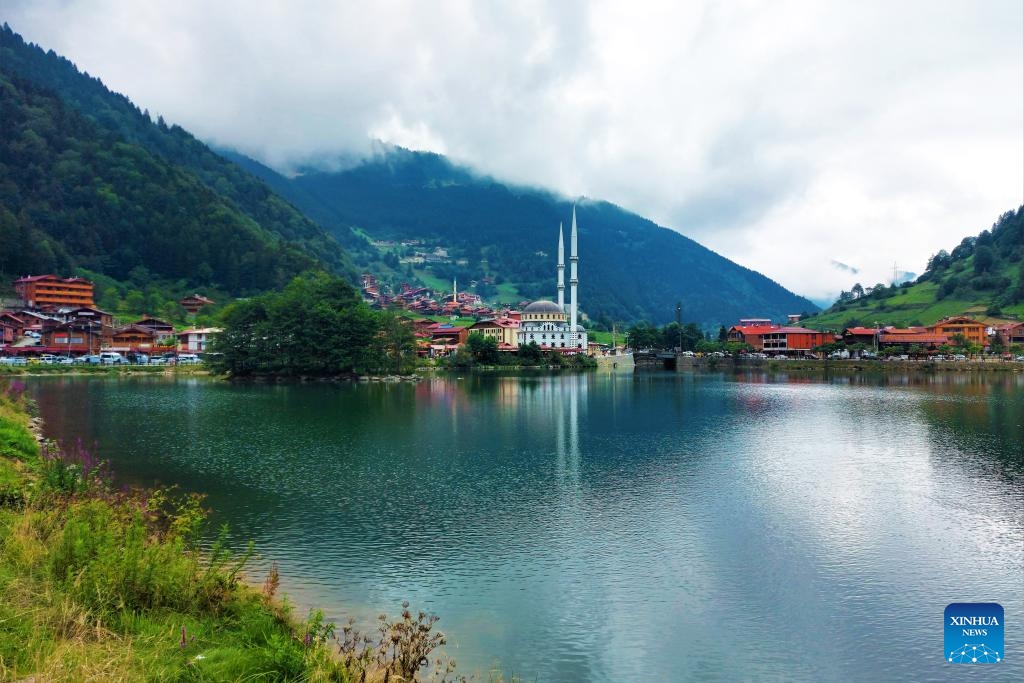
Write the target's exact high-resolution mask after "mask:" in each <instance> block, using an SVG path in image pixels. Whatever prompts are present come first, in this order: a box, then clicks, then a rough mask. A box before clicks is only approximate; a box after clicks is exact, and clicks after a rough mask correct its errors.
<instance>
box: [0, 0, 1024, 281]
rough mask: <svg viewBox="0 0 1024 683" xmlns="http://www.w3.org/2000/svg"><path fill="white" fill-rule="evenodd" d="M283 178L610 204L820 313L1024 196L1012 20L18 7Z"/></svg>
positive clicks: (26, 25)
mask: <svg viewBox="0 0 1024 683" xmlns="http://www.w3.org/2000/svg"><path fill="white" fill-rule="evenodd" d="M0 17H2V19H3V20H6V21H7V22H8V23H10V24H11V26H12V28H13V29H14V30H15V31H18V32H19V33H21V34H22V35H23V36H25V38H26V39H27V40H30V41H32V42H36V43H39V44H41V45H42V46H43V47H44V48H48V49H53V50H55V51H57V52H58V53H60V54H63V55H65V56H67V57H68V58H69V59H71V60H72V61H74V62H75V63H76V64H78V66H79V68H80V69H83V70H85V71H88V72H89V73H90V74H92V75H95V76H99V77H100V78H102V79H103V81H104V83H106V84H107V85H108V86H109V87H111V88H112V89H114V90H117V91H120V92H123V93H125V94H126V95H128V96H129V97H130V98H131V99H132V100H133V101H134V102H135V103H136V104H137V105H139V106H140V107H142V108H148V109H149V111H150V112H151V113H152V114H154V115H156V114H158V113H159V114H162V115H163V116H164V117H165V118H166V119H167V120H168V121H169V122H172V123H178V124H180V125H182V126H184V127H185V128H187V129H188V130H190V131H192V132H193V133H195V134H196V135H198V136H199V137H201V138H203V139H205V140H207V141H210V142H215V143H218V144H222V145H229V146H233V147H236V148H238V149H239V150H241V151H242V152H245V153H247V154H250V155H252V156H254V157H256V158H258V159H261V160H263V161H265V162H267V163H269V164H270V165H273V166H276V167H278V168H282V169H283V168H287V167H289V166H291V165H294V164H297V163H301V162H303V161H305V160H308V159H309V158H313V157H316V158H330V157H331V156H333V155H337V154H348V155H350V154H353V153H355V154H360V155H361V154H366V153H368V151H369V149H370V140H372V139H374V138H379V139H382V140H385V141H388V142H392V143H396V144H399V145H403V146H406V147H410V148H413V149H423V150H432V151H437V152H442V153H445V154H448V155H450V156H451V157H452V158H453V159H455V160H457V161H461V162H464V163H467V164H469V165H471V166H473V167H475V168H477V169H480V170H482V171H484V172H487V173H490V174H493V175H495V176H497V177H499V178H504V179H508V180H510V181H514V182H518V183H526V184H531V185H539V186H544V187H548V188H550V189H553V190H556V191H559V192H561V193H564V194H565V195H568V196H577V195H585V196H588V197H591V198H599V199H607V200H609V201H613V202H615V203H618V204H621V205H622V206H624V207H626V208H628V209H630V210H633V211H636V212H638V213H640V214H643V215H645V216H647V217H649V218H652V219H653V220H655V221H657V222H658V223H660V224H662V225H665V226H666V227H670V228H673V229H675V230H678V231H679V232H682V233H683V234H685V235H688V236H689V237H692V238H694V239H696V240H697V241H699V242H701V243H703V244H705V245H707V246H708V247H710V248H712V249H714V250H715V251H717V252H719V253H721V254H723V255H725V256H727V257H729V258H731V259H733V260H735V261H737V262H739V263H741V264H743V265H745V266H748V267H750V268H754V269H756V270H759V271H761V272H763V273H764V274H766V275H768V276H769V277H771V278H773V279H775V280H777V281H779V282H781V283H782V284H783V285H785V286H787V287H789V288H790V289H792V290H794V291H796V292H798V293H801V294H804V295H807V296H810V297H814V298H819V299H820V298H822V297H830V296H834V295H835V294H836V293H838V291H839V290H840V289H849V288H850V286H851V285H853V283H854V282H857V281H859V282H861V283H862V284H864V285H869V284H874V283H876V282H880V281H888V280H889V279H891V277H892V271H893V266H894V264H895V265H896V266H897V267H898V268H899V269H900V270H905V271H913V272H916V273H920V272H922V270H923V269H924V265H925V262H926V260H927V258H928V256H929V255H930V254H932V253H934V252H936V251H938V250H939V249H942V248H945V249H951V248H952V247H953V246H955V245H956V244H957V243H958V242H959V241H960V240H961V239H962V238H963V237H965V236H966V235H969V234H976V233H978V232H980V231H981V230H982V229H984V228H987V227H989V226H990V225H991V224H992V222H993V221H994V220H995V219H996V218H997V217H998V215H999V214H1001V213H1003V212H1004V211H1007V210H1009V209H1013V208H1016V207H1017V206H1019V205H1021V204H1022V203H1024V2H1022V0H1005V1H1000V0H968V1H964V2H943V1H939V0H928V1H927V2H910V1H905V0H900V1H898V2H863V1H860V0H858V1H857V2H850V1H849V0H843V1H837V2H823V1H817V0H806V1H804V2H782V1H779V0H772V1H771V2H741V1H738V0H729V1H725V2H722V1H719V2H699V1H696V0H693V1H687V2H666V3H655V2H652V3H641V2H626V1H619V2H605V1H592V2H579V3H573V2H567V1H558V0H552V1H550V2H524V1H522V0H517V1H516V2H503V3H497V2H494V3H489V2H477V1H464V2H429V1H419V2H414V1H410V2H383V1H379V0H373V1H372V2H302V1H299V0H293V1H289V2H286V1H281V2H260V1H259V0H246V1H244V2H230V1H218V2H214V3H209V2H201V1H197V0H173V1H171V0H167V1H165V2H135V1H131V0H120V1H116V0H89V1H82V2H67V1H64V2H60V1H56V0H13V1H12V0H6V1H5V2H4V8H3V9H2V10H0Z"/></svg>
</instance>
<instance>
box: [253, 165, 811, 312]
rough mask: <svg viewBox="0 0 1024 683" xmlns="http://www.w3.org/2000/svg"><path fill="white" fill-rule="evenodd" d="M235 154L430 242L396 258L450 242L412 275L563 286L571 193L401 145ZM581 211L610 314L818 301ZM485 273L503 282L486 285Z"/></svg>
mask: <svg viewBox="0 0 1024 683" xmlns="http://www.w3.org/2000/svg"><path fill="white" fill-rule="evenodd" d="M233 158H235V159H236V161H238V162H239V163H241V164H243V165H245V166H246V168H247V169H248V170H250V171H251V172H253V173H255V174H256V175H258V176H259V177H261V178H262V179H263V180H264V181H266V182H267V183H268V184H269V185H271V186H272V187H273V188H274V189H275V190H276V191H278V192H279V193H281V194H282V195H283V196H285V197H287V198H288V199H289V200H290V201H292V202H293V203H294V204H295V205H296V206H298V207H300V208H302V209H303V210H304V211H305V212H306V214H307V215H309V216H311V217H312V218H314V219H316V220H317V221H319V222H320V223H321V224H322V225H324V226H325V227H327V228H328V229H330V230H332V231H334V232H335V234H337V235H344V234H346V233H350V232H351V231H352V229H355V230H356V231H358V232H359V233H361V234H365V235H367V236H368V237H370V238H372V239H373V240H376V241H395V242H401V241H410V240H419V241H420V242H421V243H422V244H421V245H419V246H413V247H405V248H403V247H401V246H395V247H391V246H390V245H389V246H387V247H384V251H385V252H387V253H388V254H389V256H390V258H391V259H392V260H391V263H392V265H394V266H397V265H398V264H397V260H398V258H399V257H405V258H408V257H409V256H411V255H414V253H415V252H416V251H425V250H430V249H435V248H438V247H440V248H441V249H443V250H446V251H447V252H448V257H449V258H448V260H447V262H443V263H434V264H430V265H422V266H421V265H420V264H416V265H415V267H413V266H412V265H410V266H406V267H405V268H404V269H402V268H399V273H400V274H404V275H405V276H406V278H411V277H419V278H420V279H421V280H423V281H426V282H427V283H428V284H433V285H438V286H442V285H443V286H450V283H451V281H452V278H458V281H459V282H460V283H466V284H468V283H469V282H471V281H477V283H478V288H480V289H483V290H484V291H485V292H487V293H489V294H491V295H492V297H493V298H498V299H501V300H503V301H506V302H509V303H514V302H518V301H519V300H520V299H535V298H540V297H545V298H553V297H554V296H555V262H556V250H557V240H558V225H559V222H562V223H564V224H565V230H566V240H568V229H569V221H570V220H571V215H572V207H573V202H572V201H570V200H567V199H564V198H561V197H557V196H555V195H554V194H552V193H550V192H546V191H543V190H539V189H534V188H525V187H516V186H512V185H509V184H506V183H502V182H500V181H498V180H495V179H493V178H489V177H485V176H481V175H479V174H477V173H475V172H473V171H472V170H470V169H467V168H464V167H461V166H458V165H456V164H453V163H452V162H450V161H449V160H448V159H446V158H445V157H443V156H441V155H438V154H430V153H422V152H412V151H409V150H404V149H400V148H392V147H388V148H386V149H382V150H381V151H380V152H379V153H378V154H376V155H375V156H374V157H372V158H370V159H368V160H366V161H364V162H363V163H361V164H359V165H357V166H355V167H353V168H348V169H345V170H341V171H322V170H316V169H302V170H301V172H300V173H299V174H298V175H295V176H294V177H290V178H288V177H284V176H283V175H280V174H278V173H276V172H275V171H273V170H272V169H269V168H267V167H265V166H262V165H259V164H257V163H256V162H252V161H251V160H250V161H249V162H248V163H246V162H245V161H244V160H243V159H241V158H239V157H233ZM576 211H577V222H578V226H579V245H580V246H579V249H580V269H579V273H580V274H579V281H580V306H581V309H582V310H583V311H585V312H586V313H587V314H588V315H589V316H590V318H591V319H593V320H595V321H597V322H599V323H601V324H604V325H606V326H609V327H610V325H611V324H612V322H613V321H614V322H630V321H636V320H648V321H652V322H655V323H663V322H667V321H669V320H673V319H674V318H675V311H676V304H677V302H680V301H681V302H682V307H683V311H682V315H683V318H684V320H692V321H697V322H699V323H700V324H701V325H702V326H703V327H705V328H708V329H710V328H714V329H717V327H718V325H720V324H731V323H733V322H735V321H736V320H738V319H739V318H741V317H755V316H756V317H771V318H775V319H779V318H785V316H786V315H787V314H790V313H801V312H808V311H816V310H818V307H817V306H815V305H814V304H813V303H811V302H810V301H808V300H807V299H805V298H803V297H800V296H797V295H795V294H793V293H791V292H789V291H787V290H786V289H784V288H783V287H782V286H780V285H779V284H778V283H776V282H773V281H772V280H769V279H768V278H766V277H765V276H763V275H761V274H759V273H756V272H754V271H752V270H749V269H747V268H744V267H742V266H739V265H737V264H735V263H733V262H732V261H729V260H728V259H726V258H723V257H722V256H720V255H718V254H716V253H714V252H712V251H711V250H709V249H707V248H705V247H703V246H701V245H700V244H698V243H697V242H695V241H693V240H691V239H689V238H687V237H684V236H683V235H680V234H679V233H677V232H674V231H672V230H668V229H666V228H663V227H660V226H658V225H656V224H655V223H653V222H651V221H649V220H647V219H646V218H643V217H641V216H638V215H636V214H634V213H630V212H629V211H626V210H624V209H622V208H620V207H618V206H615V205H613V204H610V203H608V202H603V201H592V200H580V201H578V202H576ZM567 248H568V245H567ZM460 262H462V265H460ZM566 277H567V278H568V273H567V274H566ZM484 278H488V279H491V278H493V279H494V282H495V285H494V286H493V287H491V285H489V284H483V283H484V282H485V280H484ZM488 288H490V291H488ZM567 296H568V292H567Z"/></svg>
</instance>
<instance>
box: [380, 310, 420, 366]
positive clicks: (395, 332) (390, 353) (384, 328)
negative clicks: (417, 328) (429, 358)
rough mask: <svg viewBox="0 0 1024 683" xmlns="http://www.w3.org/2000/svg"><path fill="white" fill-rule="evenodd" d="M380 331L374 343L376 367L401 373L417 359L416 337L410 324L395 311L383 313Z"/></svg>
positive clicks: (381, 314)
mask: <svg viewBox="0 0 1024 683" xmlns="http://www.w3.org/2000/svg"><path fill="white" fill-rule="evenodd" d="M379 318H380V331H379V332H378V333H377V337H376V340H375V343H374V350H375V351H376V354H377V362H376V363H375V365H376V366H377V367H378V368H380V369H387V370H388V371H392V370H393V371H394V372H395V373H399V374H400V373H401V372H402V371H403V370H404V369H405V368H406V367H408V365H409V361H410V360H411V359H413V358H415V354H416V336H415V335H414V334H413V331H412V327H411V326H410V325H409V323H408V322H406V321H405V320H402V319H401V318H400V317H398V316H397V315H396V314H395V313H394V312H393V311H382V312H381V313H380V314H379Z"/></svg>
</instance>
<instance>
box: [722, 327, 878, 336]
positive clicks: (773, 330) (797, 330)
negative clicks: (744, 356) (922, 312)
mask: <svg viewBox="0 0 1024 683" xmlns="http://www.w3.org/2000/svg"><path fill="white" fill-rule="evenodd" d="M732 329H734V330H739V331H740V332H742V333H743V334H828V333H827V332H820V331H818V330H811V329H808V328H806V327H782V326H780V325H733V327H732ZM872 333H874V331H872Z"/></svg>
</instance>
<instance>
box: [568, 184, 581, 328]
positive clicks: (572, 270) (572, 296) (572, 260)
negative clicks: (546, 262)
mask: <svg viewBox="0 0 1024 683" xmlns="http://www.w3.org/2000/svg"><path fill="white" fill-rule="evenodd" d="M579 260H580V259H579V256H578V255H577V253H576V205H575V204H574V205H573V207H572V230H571V231H570V232H569V339H570V340H571V341H572V345H573V346H574V347H575V346H576V305H577V301H576V285H577V284H578V282H579V281H578V280H577V279H576V262H577V261H579Z"/></svg>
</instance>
